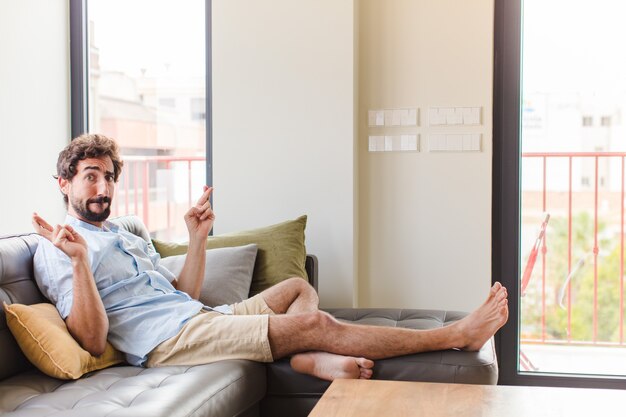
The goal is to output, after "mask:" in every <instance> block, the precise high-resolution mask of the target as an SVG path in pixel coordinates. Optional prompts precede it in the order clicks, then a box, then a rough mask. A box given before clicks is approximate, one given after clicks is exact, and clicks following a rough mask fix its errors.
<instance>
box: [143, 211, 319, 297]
mask: <svg viewBox="0 0 626 417" xmlns="http://www.w3.org/2000/svg"><path fill="white" fill-rule="evenodd" d="M306 220H307V217H306V216H300V217H298V218H297V219H295V220H289V221H286V222H282V223H278V224H274V225H271V226H267V227H262V228H259V229H253V230H247V231H243V232H236V233H228V234H223V235H218V236H210V237H209V238H208V239H207V245H206V248H207V249H213V248H222V247H232V246H241V245H248V244H250V243H256V244H257V245H258V247H259V251H258V253H257V259H256V264H255V266H254V274H253V275H252V285H251V286H250V296H252V295H255V294H258V293H260V292H261V291H263V290H265V289H267V288H269V287H271V286H272V285H274V284H277V283H278V282H280V281H283V280H285V279H287V278H291V277H302V278H304V279H307V275H306V270H305V259H306V248H305V246H304V229H305V227H306ZM152 242H153V243H154V247H155V249H156V250H157V252H159V254H160V255H161V257H163V258H165V257H168V256H173V255H182V254H184V253H187V244H176V243H168V242H162V241H159V240H156V239H154V240H153V241H152Z"/></svg>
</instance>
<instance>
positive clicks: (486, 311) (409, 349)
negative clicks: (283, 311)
mask: <svg viewBox="0 0 626 417" xmlns="http://www.w3.org/2000/svg"><path fill="white" fill-rule="evenodd" d="M507 319H508V307H507V292H506V289H505V288H504V287H502V285H500V283H496V284H494V286H493V287H492V288H491V290H490V292H489V296H488V297H487V300H486V301H485V302H484V303H483V304H482V305H481V306H480V307H479V308H478V309H477V310H475V311H474V312H472V313H471V314H469V315H468V316H467V317H465V318H463V319H462V320H459V321H458V322H456V323H453V324H451V325H449V326H445V327H442V328H439V329H433V330H411V329H400V328H393V327H379V326H361V325H354V324H346V323H341V322H339V321H337V320H335V319H334V318H333V317H332V316H331V315H329V314H326V313H324V312H320V311H316V312H310V313H302V314H293V315H282V316H281V315H278V316H270V318H269V335H268V336H269V341H270V348H271V350H272V355H273V357H274V359H278V358H282V357H285V356H288V355H292V354H295V353H299V352H307V351H322V352H329V353H335V354H338V355H350V356H356V357H367V358H371V359H382V358H388V357H393V356H400V355H407V354H412V353H419V352H426V351H433V350H443V349H451V348H459V349H466V350H479V349H480V348H481V347H482V346H483V345H484V344H485V343H486V342H487V340H489V338H491V337H492V336H493V335H494V333H495V332H496V331H497V330H498V329H499V328H500V327H502V326H503V325H504V323H506V321H507Z"/></svg>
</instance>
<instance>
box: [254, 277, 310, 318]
mask: <svg viewBox="0 0 626 417" xmlns="http://www.w3.org/2000/svg"><path fill="white" fill-rule="evenodd" d="M261 295H262V296H263V299H264V300H265V303H266V304H267V306H268V307H269V308H270V309H272V311H273V312H274V313H276V314H301V313H311V312H314V311H317V308H318V306H319V303H320V299H319V297H318V296H317V292H315V288H313V287H312V286H311V285H310V284H309V283H308V282H307V281H306V280H304V279H302V278H289V279H286V280H284V281H282V282H279V283H278V284H276V285H274V286H272V287H270V288H268V289H267V290H265V291H263V292H262V293H261Z"/></svg>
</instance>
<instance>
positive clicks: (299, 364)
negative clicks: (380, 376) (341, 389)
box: [291, 352, 374, 381]
mask: <svg viewBox="0 0 626 417" xmlns="http://www.w3.org/2000/svg"><path fill="white" fill-rule="evenodd" d="M291 367H292V368H293V370H294V371H296V372H300V373H303V374H309V375H313V376H316V377H318V378H321V379H325V380H327V381H333V380H335V379H370V378H371V377H372V368H373V367H374V362H373V361H371V360H369V359H365V358H355V357H352V356H342V355H335V354H334V353H327V352H306V353H299V354H297V355H294V356H292V358H291Z"/></svg>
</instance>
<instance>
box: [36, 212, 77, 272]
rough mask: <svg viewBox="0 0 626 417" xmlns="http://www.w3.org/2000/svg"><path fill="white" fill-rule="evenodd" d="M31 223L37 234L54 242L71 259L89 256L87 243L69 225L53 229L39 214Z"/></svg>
mask: <svg viewBox="0 0 626 417" xmlns="http://www.w3.org/2000/svg"><path fill="white" fill-rule="evenodd" d="M31 223H32V225H33V227H34V228H35V231H36V232H37V233H39V234H40V235H41V236H43V237H44V238H45V239H48V240H49V241H50V242H52V244H53V245H54V246H56V247H57V248H59V249H60V250H61V251H62V252H63V253H65V254H66V255H67V256H68V257H69V258H70V259H72V260H76V259H79V258H84V257H86V256H87V242H86V241H85V239H83V237H82V236H81V235H80V234H79V233H78V232H77V231H76V230H74V228H73V227H72V226H70V225H69V224H65V225H63V226H61V225H59V224H57V225H56V226H55V227H52V226H51V225H50V224H49V223H48V222H47V221H45V220H44V219H43V218H42V217H41V216H40V215H38V214H37V213H33V217H32V220H31Z"/></svg>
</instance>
